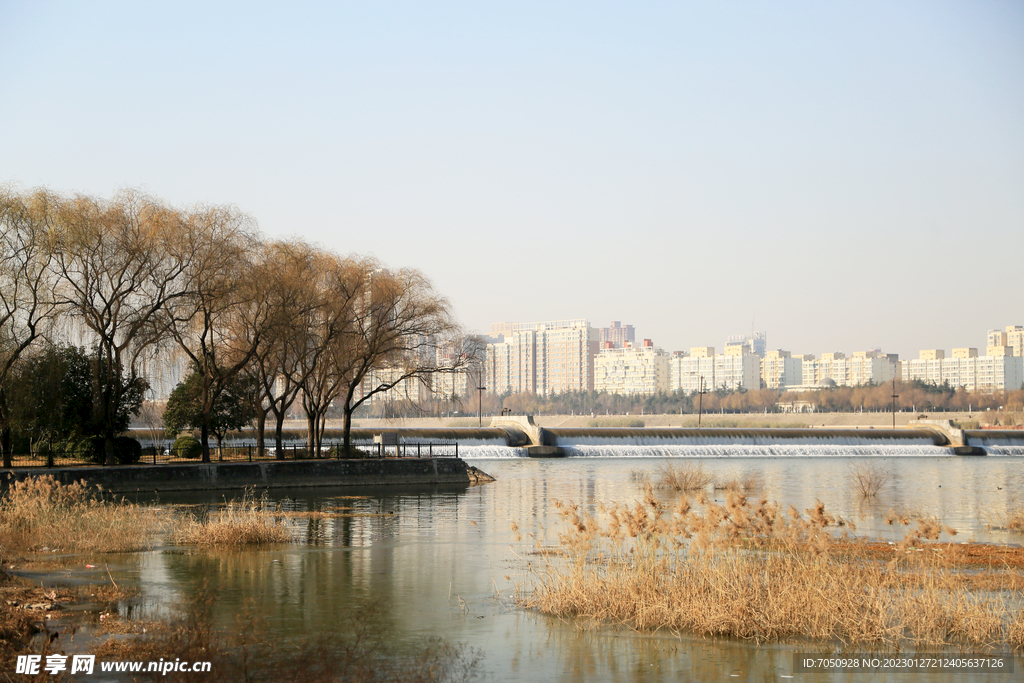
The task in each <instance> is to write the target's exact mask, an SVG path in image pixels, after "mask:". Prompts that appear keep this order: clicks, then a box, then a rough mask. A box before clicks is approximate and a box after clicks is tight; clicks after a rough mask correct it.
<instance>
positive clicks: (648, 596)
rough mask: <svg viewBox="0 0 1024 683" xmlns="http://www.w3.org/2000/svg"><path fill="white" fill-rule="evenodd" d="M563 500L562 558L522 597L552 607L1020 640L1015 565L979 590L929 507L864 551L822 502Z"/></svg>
mask: <svg viewBox="0 0 1024 683" xmlns="http://www.w3.org/2000/svg"><path fill="white" fill-rule="evenodd" d="M558 506H559V509H560V510H561V514H562V515H563V518H564V521H565V523H566V526H567V529H566V531H565V532H564V533H562V534H561V535H560V537H559V543H560V547H562V548H563V549H565V551H566V556H565V559H563V560H559V559H558V557H557V556H548V557H545V559H544V562H543V564H542V565H541V566H540V567H537V568H536V569H535V572H536V573H535V574H534V579H533V581H532V588H533V590H532V592H530V593H525V592H522V593H520V594H519V596H518V599H519V601H520V604H523V605H525V606H528V607H533V608H536V609H539V610H541V611H543V612H547V613H551V614H555V615H559V616H563V617H572V616H575V617H583V618H587V619H595V620H601V621H610V622H615V623H622V624H627V625H629V626H631V627H633V628H637V629H644V630H656V629H662V628H666V629H671V630H674V631H675V630H678V631H688V632H691V633H695V634H698V635H702V636H729V637H739V638H745V639H751V640H755V641H758V642H763V641H779V640H783V639H789V638H815V639H824V640H835V641H839V642H842V643H846V644H868V645H872V646H882V647H905V646H910V645H962V646H967V647H971V648H982V649H995V648H999V647H1005V646H1007V645H1009V646H1012V647H1013V648H1016V649H1021V648H1024V610H1022V607H1024V593H1022V590H1021V586H1020V581H1019V580H1018V578H1019V577H1016V575H1015V578H1014V579H1013V580H1012V581H1010V580H1006V579H1005V577H1004V576H1003V575H1002V574H1001V573H1000V572H999V571H991V572H990V574H991V581H990V582H989V584H987V585H989V586H990V589H989V590H985V591H971V590H970V589H969V585H970V584H969V583H965V582H963V581H961V580H960V579H961V578H962V576H961V572H959V571H957V569H956V568H952V567H950V566H948V565H947V564H944V561H943V560H942V559H941V557H942V555H943V553H942V552H932V551H935V550H939V551H941V550H943V549H950V548H955V547H957V546H953V545H952V544H951V543H944V544H943V543H936V542H935V541H937V540H938V539H939V538H940V535H941V534H942V533H944V532H945V533H949V532H951V531H952V530H951V529H948V528H946V527H943V526H942V525H941V524H939V523H938V521H937V520H935V519H933V518H921V519H920V520H918V524H917V526H916V527H915V528H914V529H913V530H912V531H911V532H910V533H908V534H907V535H906V537H905V538H904V539H903V541H902V542H901V543H899V544H893V545H891V546H890V548H891V550H889V551H888V552H889V553H890V555H889V556H888V557H887V558H886V559H881V560H879V559H877V557H875V556H872V554H871V553H864V554H859V553H858V552H856V550H857V547H858V545H859V544H858V542H856V541H852V540H850V539H849V538H848V537H847V533H846V532H847V530H848V529H853V525H852V524H850V523H849V522H848V521H846V520H843V519H842V518H841V517H839V516H837V515H832V514H829V513H828V512H827V511H826V510H825V505H824V504H823V503H821V502H820V501H819V502H818V503H816V504H815V505H814V506H812V507H810V508H808V509H807V510H805V511H804V512H803V513H800V512H798V511H797V510H796V509H794V508H792V507H790V508H789V509H788V510H785V511H783V510H781V509H780V508H779V505H778V504H777V503H775V502H769V501H768V500H766V499H764V498H761V499H760V500H758V501H756V502H750V501H748V500H747V498H746V496H744V495H743V494H742V493H739V492H736V491H728V492H727V494H726V502H725V504H724V505H719V504H716V503H714V502H711V501H709V500H708V499H707V497H706V496H705V495H704V494H700V495H699V496H698V500H697V506H699V508H701V509H695V508H694V507H692V504H691V502H690V500H688V499H686V498H683V499H680V500H679V501H678V502H677V503H676V504H675V505H673V506H672V507H668V506H667V505H666V504H665V503H663V502H661V501H659V500H658V499H657V498H656V497H655V496H654V495H653V493H652V491H651V489H648V490H647V492H646V495H645V500H644V501H643V502H642V503H637V504H636V505H634V506H629V505H619V504H615V505H611V506H599V508H598V514H597V515H596V516H592V515H590V514H588V513H587V512H586V511H585V510H583V509H581V508H580V507H579V506H578V505H575V504H571V503H570V504H567V505H565V504H561V503H559V504H558ZM876 552H877V544H876ZM961 569H962V568H961Z"/></svg>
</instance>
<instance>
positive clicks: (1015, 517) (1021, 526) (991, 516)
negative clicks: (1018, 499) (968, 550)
mask: <svg viewBox="0 0 1024 683" xmlns="http://www.w3.org/2000/svg"><path fill="white" fill-rule="evenodd" d="M1011 505H1012V502H1011ZM983 517H984V520H985V522H986V525H987V526H988V528H989V529H999V530H1002V531H1024V507H1017V506H1013V507H1010V508H1009V509H1008V510H1007V511H1006V512H1003V513H988V514H985V515H984V516H983Z"/></svg>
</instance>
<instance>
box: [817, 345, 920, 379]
mask: <svg viewBox="0 0 1024 683" xmlns="http://www.w3.org/2000/svg"><path fill="white" fill-rule="evenodd" d="M899 378H900V361H899V356H898V355H897V354H894V353H888V354H883V353H882V352H880V351H877V350H875V351H857V352H855V353H854V354H853V356H851V357H849V358H848V357H847V356H846V354H845V353H839V352H831V353H823V354H821V358H817V359H808V360H804V362H803V385H804V386H807V387H817V386H820V385H821V383H822V382H825V380H832V381H833V382H835V385H836V386H840V387H856V386H863V385H866V384H884V383H886V382H891V381H892V380H893V379H899Z"/></svg>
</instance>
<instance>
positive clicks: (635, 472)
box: [629, 469, 651, 486]
mask: <svg viewBox="0 0 1024 683" xmlns="http://www.w3.org/2000/svg"><path fill="white" fill-rule="evenodd" d="M629 480H630V481H631V482H632V483H634V484H638V485H640V486H647V485H648V484H650V483H651V473H650V472H648V471H647V470H641V469H632V470H630V471H629Z"/></svg>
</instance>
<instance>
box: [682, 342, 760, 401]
mask: <svg viewBox="0 0 1024 683" xmlns="http://www.w3.org/2000/svg"><path fill="white" fill-rule="evenodd" d="M701 378H703V381H704V388H706V389H708V390H710V391H714V390H715V389H721V388H725V389H729V390H736V389H740V388H743V389H760V388H761V359H760V358H759V357H758V356H754V355H746V356H737V355H731V354H729V355H726V354H715V349H714V347H710V346H698V347H694V348H692V349H690V353H689V355H676V356H673V357H672V359H671V360H670V362H669V389H670V390H671V391H682V392H683V393H686V394H692V393H693V392H695V391H699V390H700V388H701Z"/></svg>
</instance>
